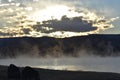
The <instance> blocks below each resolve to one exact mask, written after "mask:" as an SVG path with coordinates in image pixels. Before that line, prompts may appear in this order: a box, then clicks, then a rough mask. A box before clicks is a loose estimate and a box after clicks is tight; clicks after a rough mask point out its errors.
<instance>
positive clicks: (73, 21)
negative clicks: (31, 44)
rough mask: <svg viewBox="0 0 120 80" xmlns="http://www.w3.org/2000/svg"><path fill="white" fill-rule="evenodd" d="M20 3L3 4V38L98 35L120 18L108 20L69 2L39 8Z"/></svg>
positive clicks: (0, 12) (1, 11) (0, 14)
mask: <svg viewBox="0 0 120 80" xmlns="http://www.w3.org/2000/svg"><path fill="white" fill-rule="evenodd" d="M48 1H49V0H48ZM35 4H36V3H35ZM21 5H25V4H21V3H12V4H11V3H9V4H1V5H0V18H1V21H0V23H1V24H0V25H1V28H0V37H22V36H31V37H41V36H50V37H57V38H64V37H71V36H81V35H88V34H95V33H98V32H99V31H101V30H106V29H109V28H112V27H113V25H112V24H111V22H113V21H114V20H116V19H117V18H111V19H107V18H105V17H104V16H98V15H97V14H95V13H94V12H91V11H89V10H87V9H84V8H80V9H78V8H75V7H69V6H66V5H54V6H47V7H45V8H42V7H40V9H38V7H37V8H36V6H30V5H25V6H21ZM48 33H49V34H48Z"/></svg>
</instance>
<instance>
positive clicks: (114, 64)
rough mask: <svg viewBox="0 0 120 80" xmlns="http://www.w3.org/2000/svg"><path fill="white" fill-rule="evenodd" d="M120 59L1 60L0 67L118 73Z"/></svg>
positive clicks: (119, 71)
mask: <svg viewBox="0 0 120 80" xmlns="http://www.w3.org/2000/svg"><path fill="white" fill-rule="evenodd" d="M119 61H120V57H106V58H101V57H80V58H40V59H39V58H25V57H24V58H22V57H20V58H17V59H1V60H0V65H9V64H11V63H13V64H16V65H17V66H33V67H37V68H47V69H57V70H74V71H78V70H82V71H100V72H117V73H120V69H119V68H120V63H119Z"/></svg>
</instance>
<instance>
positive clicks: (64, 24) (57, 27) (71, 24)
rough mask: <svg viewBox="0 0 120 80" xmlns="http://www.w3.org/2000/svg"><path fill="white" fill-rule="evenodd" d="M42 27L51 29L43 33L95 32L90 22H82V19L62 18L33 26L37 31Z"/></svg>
mask: <svg viewBox="0 0 120 80" xmlns="http://www.w3.org/2000/svg"><path fill="white" fill-rule="evenodd" d="M42 27H48V28H52V30H49V31H48V30H46V31H45V30H44V32H50V33H51V32H55V31H70V32H88V31H93V30H96V29H97V28H96V27H93V23H92V22H88V21H86V20H82V17H74V18H68V17H67V16H62V19H61V20H56V19H54V20H48V21H43V22H42V24H38V25H34V28H35V29H36V30H37V31H40V29H41V28H42Z"/></svg>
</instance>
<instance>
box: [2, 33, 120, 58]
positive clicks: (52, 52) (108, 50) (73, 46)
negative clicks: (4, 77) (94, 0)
mask: <svg viewBox="0 0 120 80" xmlns="http://www.w3.org/2000/svg"><path fill="white" fill-rule="evenodd" d="M119 42H120V35H89V36H77V37H70V38H52V37H39V38H34V37H16V38H0V57H1V58H6V57H17V56H19V55H26V56H37V57H41V56H42V57H47V56H52V57H61V56H72V57H79V56H81V55H86V54H87V55H98V56H119V55H120V43H119Z"/></svg>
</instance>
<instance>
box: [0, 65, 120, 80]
mask: <svg viewBox="0 0 120 80" xmlns="http://www.w3.org/2000/svg"><path fill="white" fill-rule="evenodd" d="M20 69H21V70H22V69H23V68H20ZM35 70H37V71H38V72H39V73H40V80H120V74H118V73H108V72H89V71H59V70H48V69H39V68H35ZM6 72H7V66H0V80H7V78H6V77H7V75H6V74H7V73H6Z"/></svg>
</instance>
